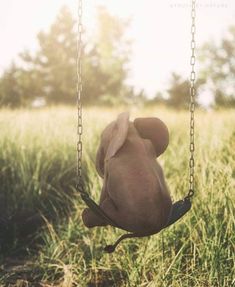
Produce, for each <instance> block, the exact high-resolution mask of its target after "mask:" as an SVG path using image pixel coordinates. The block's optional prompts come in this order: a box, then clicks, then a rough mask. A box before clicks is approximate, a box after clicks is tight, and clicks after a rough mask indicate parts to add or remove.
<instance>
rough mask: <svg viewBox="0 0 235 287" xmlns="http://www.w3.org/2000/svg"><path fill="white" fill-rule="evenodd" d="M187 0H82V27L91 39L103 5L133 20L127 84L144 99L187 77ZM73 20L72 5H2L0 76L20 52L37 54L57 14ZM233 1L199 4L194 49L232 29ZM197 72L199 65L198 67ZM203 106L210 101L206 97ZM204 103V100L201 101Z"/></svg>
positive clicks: (44, 0)
mask: <svg viewBox="0 0 235 287" xmlns="http://www.w3.org/2000/svg"><path fill="white" fill-rule="evenodd" d="M190 3H191V1H190V0H128V1H127V0H83V22H84V26H85V28H86V30H88V32H89V33H90V34H91V35H92V32H93V31H94V29H95V11H96V7H97V6H98V5H103V6H105V7H107V9H108V10H109V11H110V12H111V13H112V14H114V15H117V16H119V17H121V18H124V19H125V18H131V25H130V27H129V29H128V31H127V35H128V37H129V38H131V39H132V41H133V44H132V52H133V53H132V56H131V62H130V65H129V70H130V73H129V79H128V82H129V83H130V84H132V85H134V86H135V88H136V89H137V90H141V89H144V90H145V91H146V92H147V95H148V96H154V95H155V94H156V92H157V91H159V90H163V89H164V88H166V87H167V84H168V83H169V80H170V75H171V73H172V72H178V73H180V74H181V75H183V76H185V77H188V76H189V73H190V64H189V59H190V25H191V19H190ZM63 5H67V6H69V7H70V8H71V9H72V11H73V12H74V15H76V13H77V12H76V11H77V10H76V9H77V1H75V0H40V1H38V0H20V1H19V0H18V1H17V0H8V1H5V0H0V39H1V57H0V72H2V71H3V70H4V69H5V68H6V67H7V66H8V65H9V64H10V63H11V61H12V60H16V59H17V54H18V53H19V52H22V51H23V50H24V49H28V50H30V51H34V50H35V49H37V38H36V35H37V33H38V32H39V31H40V30H46V29H47V28H48V27H49V26H50V24H51V23H52V22H53V21H54V20H55V17H56V15H57V14H58V12H59V10H60V8H61V7H62V6H63ZM234 19H235V1H234V0H197V21H196V23H197V31H196V41H197V47H200V46H201V45H202V44H203V43H205V42H206V41H212V40H216V41H219V39H220V38H221V37H222V36H223V35H224V33H225V32H226V30H227V28H228V27H229V26H230V25H232V24H235V20H234ZM196 68H197V70H198V69H199V67H198V63H197V66H196ZM203 97H204V101H205V103H206V102H207V101H209V100H210V99H209V96H207V95H204V96H203ZM202 101H203V99H202Z"/></svg>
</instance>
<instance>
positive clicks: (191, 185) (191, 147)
mask: <svg viewBox="0 0 235 287" xmlns="http://www.w3.org/2000/svg"><path fill="white" fill-rule="evenodd" d="M191 19H192V25H191V58H190V65H191V74H190V104H189V109H190V144H189V152H190V157H189V192H188V195H187V198H191V197H192V196H193V195H194V187H195V186H194V185H195V184H194V182H195V179H194V166H195V161H194V151H195V143H194V111H195V97H196V72H195V63H196V56H195V50H196V41H195V34H196V0H192V10H191Z"/></svg>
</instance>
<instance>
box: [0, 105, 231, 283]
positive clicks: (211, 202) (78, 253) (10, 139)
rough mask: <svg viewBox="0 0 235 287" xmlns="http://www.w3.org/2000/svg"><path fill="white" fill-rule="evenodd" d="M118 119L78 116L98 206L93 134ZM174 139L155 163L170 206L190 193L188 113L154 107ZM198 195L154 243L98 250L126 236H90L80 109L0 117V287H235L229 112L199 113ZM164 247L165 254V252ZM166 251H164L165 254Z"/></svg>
mask: <svg viewBox="0 0 235 287" xmlns="http://www.w3.org/2000/svg"><path fill="white" fill-rule="evenodd" d="M120 111H121V110H118V109H116V110H114V109H113V110H112V109H105V108H103V109H98V108H97V109H96V108H90V109H86V110H84V138H83V139H84V158H83V159H84V162H83V167H84V172H83V174H84V180H85V182H86V187H87V189H88V191H89V192H90V193H91V194H92V197H93V198H94V199H96V200H97V201H98V198H99V194H100V190H101V185H102V182H101V180H100V179H99V177H98V175H97V173H96V171H95V167H94V159H95V153H96V149H97V145H98V142H99V134H100V132H101V130H102V129H103V128H104V126H105V125H106V124H107V123H109V122H110V121H111V120H113V119H115V117H116V115H117V114H118V113H119V112H120ZM144 115H146V116H158V117H160V118H161V119H162V120H164V121H165V122H166V124H167V125H168V127H169V130H170V145H169V147H168V149H167V151H166V152H165V153H164V155H162V156H161V158H160V159H159V160H160V163H161V164H162V166H163V168H164V171H165V176H166V178H167V181H168V184H169V187H170V190H171V195H172V198H173V199H175V200H177V199H179V198H181V197H183V196H184V195H186V194H187V188H188V170H187V166H188V146H189V144H188V134H189V131H188V122H189V121H188V117H189V115H188V113H186V112H175V111H170V110H166V109H164V108H162V109H161V108H155V107H151V108H148V109H143V110H139V109H138V108H136V109H133V110H131V117H132V118H135V117H136V116H144ZM196 129H197V135H196V191H195V192H196V194H195V198H194V200H193V208H192V210H191V211H190V213H188V214H187V215H186V216H185V218H184V219H182V220H181V221H180V222H178V223H177V224H176V225H174V226H172V227H170V228H168V229H166V230H164V231H163V232H161V233H160V234H157V235H154V236H152V237H149V238H143V239H135V240H134V239H132V240H127V241H125V242H123V243H122V244H121V245H120V246H119V247H118V248H117V251H116V252H115V253H113V254H110V255H109V254H105V253H103V251H102V248H103V247H104V246H105V245H106V244H109V243H112V242H113V241H114V240H115V239H116V238H117V236H119V235H120V234H122V231H120V230H117V229H114V228H112V227H106V228H95V229H92V230H88V229H87V228H85V227H84V226H83V224H82V221H81V212H82V210H83V208H84V204H83V203H82V201H81V200H80V197H79V195H78V194H77V192H76V190H75V182H76V110H75V109H72V108H64V107H58V108H47V109H42V110H36V111H33V110H32V111H30V110H16V111H10V110H1V112H0V216H1V220H0V243H1V255H0V286H1V287H3V286H12V287H13V286H21V287H22V286H29V287H33V286H41V287H42V286H44V287H46V286H47V287H49V286H61V287H72V286H81V287H83V286H89V287H93V286H149V287H150V286H151V287H158V286H161V287H162V286H166V287H169V286H173V287H188V286H198V287H212V286H213V287H216V286H218V287H225V286H227V287H230V286H235V274H234V262H235V260H234V259H235V258H234V254H235V253H234V246H235V228H234V227H235V201H234V199H235V111H234V110H230V111H217V112H202V111H198V112H197V113H196ZM163 243H164V245H163ZM163 247H164V248H163Z"/></svg>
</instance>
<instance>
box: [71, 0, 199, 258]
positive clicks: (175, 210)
mask: <svg viewBox="0 0 235 287" xmlns="http://www.w3.org/2000/svg"><path fill="white" fill-rule="evenodd" d="M191 3H192V8H191V19H192V23H191V58H190V65H191V73H190V105H189V107H190V109H189V110H190V139H189V140H190V145H189V152H190V157H189V191H188V194H187V195H186V196H185V197H184V198H183V199H182V200H179V201H176V202H175V203H173V205H172V209H171V213H170V215H169V218H168V221H167V223H166V225H165V226H164V227H163V228H162V229H165V228H167V227H169V226H170V225H172V224H174V223H176V222H177V221H178V220H180V219H181V218H182V217H183V216H184V215H185V214H186V213H187V212H188V211H189V210H190V208H191V199H192V197H193V196H194V181H195V180H194V151H195V144H194V111H195V96H196V87H195V82H196V73H195V60H196V57H195V49H196V42H195V32H196V31H195V30H196V23H195V19H196V0H192V2H191ZM82 27H83V26H82V0H79V1H78V27H77V28H78V37H77V134H78V142H77V178H78V182H77V191H78V192H79V193H80V195H81V198H82V200H83V201H84V202H85V204H86V205H87V206H88V207H89V208H90V209H91V210H92V211H93V212H94V213H95V214H96V215H97V216H99V217H100V218H102V219H103V220H105V221H106V222H107V223H108V224H110V225H112V226H115V227H118V228H120V229H122V228H121V227H120V226H119V225H118V224H117V223H116V222H114V220H113V219H111V218H110V217H109V216H108V215H107V214H106V213H105V212H104V211H103V210H102V209H101V208H100V206H99V205H98V204H97V203H96V202H95V201H93V200H92V199H91V198H90V196H89V194H88V193H87V192H86V191H85V190H84V185H83V183H82V147H83V144H82V134H83V125H82V103H81V95H82V65H81V62H82ZM151 235H152V234H151ZM132 237H136V234H135V233H127V234H124V235H122V236H121V237H120V238H119V239H118V240H117V241H116V242H115V244H113V245H107V246H106V247H105V248H104V250H105V251H106V252H108V253H111V252H113V251H114V250H115V248H116V246H117V245H118V244H119V242H120V241H122V240H123V239H125V238H132ZM138 237H141V236H138Z"/></svg>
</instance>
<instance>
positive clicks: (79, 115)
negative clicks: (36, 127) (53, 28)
mask: <svg viewBox="0 0 235 287" xmlns="http://www.w3.org/2000/svg"><path fill="white" fill-rule="evenodd" d="M77 16H78V22H77V65H76V67H77V134H78V141H77V180H78V182H77V188H80V187H81V185H82V133H83V130H82V102H81V95H82V29H83V27H82V0H78V15H77Z"/></svg>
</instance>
